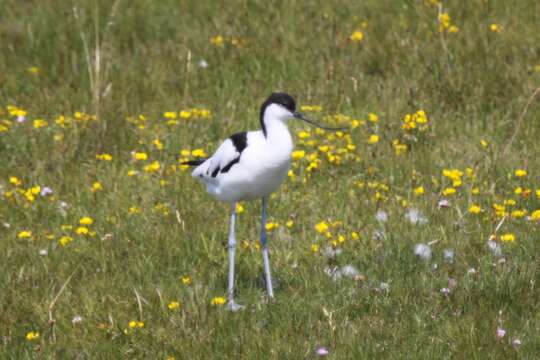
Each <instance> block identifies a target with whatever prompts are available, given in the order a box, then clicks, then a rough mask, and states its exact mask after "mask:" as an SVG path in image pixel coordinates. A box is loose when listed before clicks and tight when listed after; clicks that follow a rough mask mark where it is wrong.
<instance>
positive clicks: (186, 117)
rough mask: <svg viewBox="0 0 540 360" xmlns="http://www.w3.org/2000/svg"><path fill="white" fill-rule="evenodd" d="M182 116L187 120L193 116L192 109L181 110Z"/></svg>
mask: <svg viewBox="0 0 540 360" xmlns="http://www.w3.org/2000/svg"><path fill="white" fill-rule="evenodd" d="M179 115H180V117H181V118H182V119H184V120H187V119H189V118H190V117H191V111H187V110H182V111H180V114H179Z"/></svg>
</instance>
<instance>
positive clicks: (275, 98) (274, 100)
mask: <svg viewBox="0 0 540 360" xmlns="http://www.w3.org/2000/svg"><path fill="white" fill-rule="evenodd" d="M272 104H277V105H281V106H283V107H284V108H285V109H287V110H289V111H290V112H291V113H294V112H295V111H296V102H295V101H294V99H293V97H292V96H291V95H289V94H287V93H283V92H275V93H272V95H270V96H269V97H268V99H266V101H265V102H264V103H263V104H262V106H261V112H260V114H259V118H260V121H261V127H262V130H263V133H264V136H266V127H265V126H264V112H265V111H266V108H267V107H268V106H270V105H272Z"/></svg>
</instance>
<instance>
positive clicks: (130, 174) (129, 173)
mask: <svg viewBox="0 0 540 360" xmlns="http://www.w3.org/2000/svg"><path fill="white" fill-rule="evenodd" d="M137 174H138V172H137V170H133V169H131V170H128V172H127V176H135V175H137Z"/></svg>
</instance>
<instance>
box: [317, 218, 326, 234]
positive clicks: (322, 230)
mask: <svg viewBox="0 0 540 360" xmlns="http://www.w3.org/2000/svg"><path fill="white" fill-rule="evenodd" d="M315 230H317V232H318V233H319V234H323V233H325V232H326V231H327V230H328V224H327V223H326V221H321V222H320V223H318V224H316V225H315Z"/></svg>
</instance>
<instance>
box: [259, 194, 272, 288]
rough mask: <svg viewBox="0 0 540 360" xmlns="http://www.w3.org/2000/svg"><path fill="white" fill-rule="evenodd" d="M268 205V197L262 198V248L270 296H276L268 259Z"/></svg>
mask: <svg viewBox="0 0 540 360" xmlns="http://www.w3.org/2000/svg"><path fill="white" fill-rule="evenodd" d="M267 205H268V197H267V196H265V197H263V199H262V216H261V249H262V255H263V263H264V276H265V279H266V290H267V292H268V296H269V297H271V298H273V297H274V290H273V289H272V276H271V275H270V261H269V259H268V239H267V238H266V207H267Z"/></svg>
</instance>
